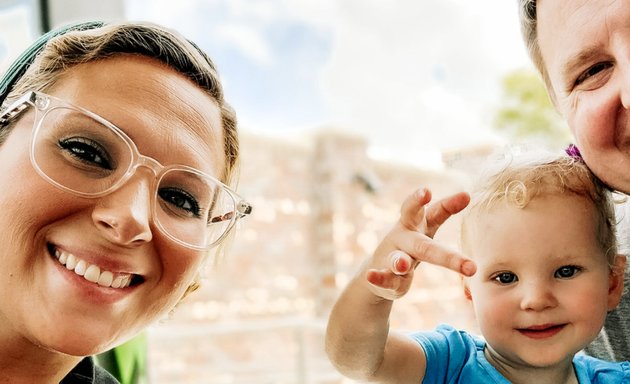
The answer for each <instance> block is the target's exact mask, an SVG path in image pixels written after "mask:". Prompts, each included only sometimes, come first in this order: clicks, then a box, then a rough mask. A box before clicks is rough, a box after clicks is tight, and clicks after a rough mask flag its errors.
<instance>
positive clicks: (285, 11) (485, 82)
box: [0, 0, 532, 168]
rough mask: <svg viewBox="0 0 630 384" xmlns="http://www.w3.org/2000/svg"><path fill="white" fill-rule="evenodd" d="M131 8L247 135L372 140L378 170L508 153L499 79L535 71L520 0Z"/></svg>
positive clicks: (319, 0) (132, 1)
mask: <svg viewBox="0 0 630 384" xmlns="http://www.w3.org/2000/svg"><path fill="white" fill-rule="evenodd" d="M122 1H124V4H125V6H124V9H125V13H126V18H128V19H131V20H150V21H154V22H158V23H161V24H164V25H167V26H170V27H173V28H175V29H177V30H179V31H180V32H182V33H183V34H184V35H185V36H187V37H189V38H190V39H191V40H193V41H195V42H196V43H198V45H200V46H201V47H202V48H203V49H204V50H205V51H206V52H208V53H209V55H210V56H211V57H212V58H213V59H214V61H215V63H216V65H217V67H218V69H219V73H220V76H221V79H222V81H223V84H224V87H225V89H226V96H227V99H228V101H229V102H230V103H231V104H232V105H233V106H234V108H235V109H236V111H237V114H238V117H239V121H240V126H241V129H242V130H243V131H247V132H254V133H260V134H265V135H272V136H277V137H279V138H284V139H290V140H301V139H302V140H304V137H306V135H309V134H311V133H313V132H316V131H317V130H320V129H329V130H330V129H333V130H337V131H340V132H347V133H349V134H352V135H358V136H361V137H364V138H365V139H366V140H367V141H368V143H369V146H370V154H371V155H372V156H374V157H376V158H384V159H389V160H392V161H396V162H404V163H411V164H414V165H417V166H423V167H429V168H440V166H441V162H440V156H441V155H440V154H441V152H442V151H449V150H457V149H460V148H465V147H469V146H476V145H482V144H486V143H501V142H503V141H504V139H503V138H502V137H501V136H498V135H497V133H496V132H495V131H494V130H493V128H492V118H493V113H494V112H495V111H496V108H497V106H498V105H499V102H500V97H501V93H500V91H501V90H500V80H501V77H502V76H504V75H505V74H507V73H509V72H511V71H513V70H516V69H521V68H532V67H531V64H530V62H529V60H528V58H527V55H526V53H525V48H524V44H523V43H522V41H521V38H520V34H519V30H518V17H517V8H516V3H517V2H516V1H514V0H511V1H510V0H482V1H470V0H178V1H177V2H174V1H172V0H154V1H150V2H149V1H147V0H122ZM11 19H12V20H13V19H15V18H11ZM5 20H9V18H8V17H7V18H5ZM3 34H5V33H3ZM5 37H7V36H5ZM11 41H13V40H12V39H5V43H7V42H8V43H10V42H11ZM7 45H8V46H9V47H10V44H5V46H4V47H3V44H2V39H1V38H0V56H2V50H3V49H4V50H5V52H6V50H7V48H6V46H7Z"/></svg>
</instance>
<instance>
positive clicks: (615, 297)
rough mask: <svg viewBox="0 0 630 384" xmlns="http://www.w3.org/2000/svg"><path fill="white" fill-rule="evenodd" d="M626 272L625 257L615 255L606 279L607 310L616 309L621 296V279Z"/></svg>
mask: <svg viewBox="0 0 630 384" xmlns="http://www.w3.org/2000/svg"><path fill="white" fill-rule="evenodd" d="M625 272H626V257H625V256H624V255H617V256H616V257H615V261H614V264H613V266H612V269H611V271H610V275H609V277H608V310H609V311H612V310H613V309H615V308H617V305H619V301H621V296H622V295H623V278H624V275H625Z"/></svg>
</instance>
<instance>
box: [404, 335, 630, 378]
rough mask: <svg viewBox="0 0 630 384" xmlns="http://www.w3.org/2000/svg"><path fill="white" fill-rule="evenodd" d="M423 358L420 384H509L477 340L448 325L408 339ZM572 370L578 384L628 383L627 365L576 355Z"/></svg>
mask: <svg viewBox="0 0 630 384" xmlns="http://www.w3.org/2000/svg"><path fill="white" fill-rule="evenodd" d="M411 337H412V338H413V339H414V340H416V341H417V342H418V343H420V345H421V346H422V349H423V350H424V352H425V354H426V357H427V370H426V372H425V374H424V380H423V381H422V383H423V384H442V383H449V384H451V383H453V384H454V383H465V384H492V383H494V384H510V381H508V380H507V379H506V378H505V377H503V375H501V374H500V373H499V371H497V370H496V368H494V367H493V366H492V365H491V364H490V363H489V362H488V360H486V358H485V356H484V354H483V350H484V347H485V345H486V343H485V341H483V340H482V339H481V338H478V337H474V336H472V335H471V334H469V333H467V332H465V331H459V330H457V329H455V328H453V327H451V326H450V325H440V326H438V327H437V328H436V329H435V331H432V332H418V333H414V334H412V335H411ZM573 366H574V367H575V372H576V373H577V377H578V381H579V382H580V384H588V383H591V384H622V383H630V363H629V362H627V361H624V362H623V363H611V362H608V361H604V360H598V359H595V358H593V357H590V356H586V355H576V356H575V357H574V358H573Z"/></svg>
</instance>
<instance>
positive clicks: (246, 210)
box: [208, 200, 254, 223]
mask: <svg viewBox="0 0 630 384" xmlns="http://www.w3.org/2000/svg"><path fill="white" fill-rule="evenodd" d="M253 209H254V207H253V206H252V205H251V204H250V203H248V202H246V201H245V200H241V201H239V202H238V203H237V204H236V212H228V213H226V214H223V215H221V216H215V217H212V218H210V220H208V222H209V223H220V222H221V221H226V220H231V219H232V217H233V216H234V213H236V219H241V218H243V217H245V216H248V215H250V214H251V213H252V210H253Z"/></svg>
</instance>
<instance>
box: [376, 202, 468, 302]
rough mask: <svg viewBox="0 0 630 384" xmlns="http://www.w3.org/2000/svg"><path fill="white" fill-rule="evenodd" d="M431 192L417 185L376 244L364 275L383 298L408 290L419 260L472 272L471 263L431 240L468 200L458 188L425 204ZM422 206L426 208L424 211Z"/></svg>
mask: <svg viewBox="0 0 630 384" xmlns="http://www.w3.org/2000/svg"><path fill="white" fill-rule="evenodd" d="M430 201H431V192H430V191H429V190H428V189H421V190H419V191H417V192H416V193H414V194H413V195H411V196H409V197H408V198H407V199H406V200H405V201H404V202H403V205H402V207H401V210H400V220H399V221H398V222H397V223H396V225H395V226H394V228H393V229H392V230H391V231H390V232H389V234H387V236H386V237H385V239H383V242H381V244H380V245H379V246H378V247H377V248H376V251H375V252H374V256H373V257H372V261H371V265H370V267H368V270H367V271H366V279H367V281H368V282H369V283H370V284H369V285H370V289H371V290H372V292H373V293H374V294H375V295H377V296H380V297H382V298H384V299H387V300H394V299H397V298H399V297H401V296H403V295H404V294H406V293H407V292H408V291H409V287H410V286H411V282H412V279H413V271H414V269H415V268H416V267H417V266H418V264H419V263H420V262H421V261H426V262H428V263H431V264H435V265H440V266H443V267H446V268H449V269H452V270H454V271H456V272H459V273H462V274H464V275H466V276H472V275H473V274H474V273H475V270H476V266H475V263H474V262H473V261H472V260H470V259H468V258H466V257H465V256H463V255H461V254H460V253H458V252H456V251H454V250H451V249H448V248H447V247H445V246H443V245H441V244H439V243H438V242H436V241H434V240H433V236H434V235H435V233H436V231H437V230H438V228H440V226H441V225H442V224H444V222H445V221H446V220H447V219H448V218H449V217H451V216H452V215H454V214H456V213H458V212H460V211H461V210H462V209H464V208H465V207H466V206H467V205H468V203H469V202H470V197H469V196H468V194H467V193H464V192H461V193H458V194H455V195H452V196H449V197H447V198H445V199H442V200H440V201H437V202H435V203H433V204H431V205H429V206H426V204H428V203H429V202H430ZM425 206H426V212H425Z"/></svg>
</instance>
